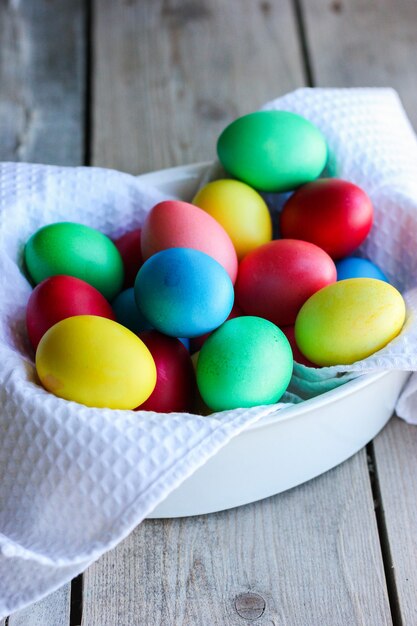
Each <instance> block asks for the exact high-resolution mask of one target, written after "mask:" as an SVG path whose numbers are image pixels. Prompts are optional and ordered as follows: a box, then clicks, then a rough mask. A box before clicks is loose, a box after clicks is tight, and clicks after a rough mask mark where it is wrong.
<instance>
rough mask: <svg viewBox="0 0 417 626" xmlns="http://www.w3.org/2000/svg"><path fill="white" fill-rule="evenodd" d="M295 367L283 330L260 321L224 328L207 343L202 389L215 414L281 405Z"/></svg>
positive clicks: (200, 368) (199, 365) (200, 372)
mask: <svg viewBox="0 0 417 626" xmlns="http://www.w3.org/2000/svg"><path fill="white" fill-rule="evenodd" d="M292 367H293V357H292V352H291V348H290V345H289V343H288V341H287V339H286V337H285V335H284V334H283V333H282V332H281V331H280V329H279V328H278V327H277V326H275V325H274V324H272V323H271V322H268V321H267V320H265V319H261V318H259V317H251V316H248V317H237V318H235V319H232V320H228V321H227V322H225V323H224V324H223V325H222V326H221V327H220V328H218V329H217V330H216V331H215V332H214V333H213V334H212V335H211V336H210V337H209V338H208V339H207V341H206V342H205V343H204V345H203V347H202V348H201V350H200V354H199V358H198V362H197V384H198V388H199V391H200V394H201V397H202V399H203V400H204V402H205V403H206V404H207V405H208V406H209V407H210V408H211V409H213V410H214V411H223V410H227V409H235V408H238V407H251V406H256V405H258V404H273V403H275V402H278V401H279V399H280V398H281V396H282V394H283V393H284V391H285V390H286V389H287V386H288V384H289V381H290V378H291V374H292Z"/></svg>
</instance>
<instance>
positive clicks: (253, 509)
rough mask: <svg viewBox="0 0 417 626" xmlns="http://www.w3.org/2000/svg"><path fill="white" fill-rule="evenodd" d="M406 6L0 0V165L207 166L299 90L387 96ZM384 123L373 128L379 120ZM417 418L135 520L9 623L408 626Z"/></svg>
mask: <svg viewBox="0 0 417 626" xmlns="http://www.w3.org/2000/svg"><path fill="white" fill-rule="evenodd" d="M416 26H417V3H416V1H415V0H397V1H394V0H379V2H375V1H374V2H372V0H351V1H348V0H333V1H332V0H294V1H293V2H291V0H276V1H275V2H274V1H273V0H228V1H227V0H223V1H222V0H184V1H183V2H181V1H180V0H94V1H93V0H92V1H91V2H89V1H88V0H86V1H85V2H84V1H83V0H0V46H1V58H0V158H1V159H2V160H14V161H15V160H22V161H35V162H43V163H56V164H65V165H77V164H82V163H85V164H91V165H100V166H104V167H112V168H117V169H120V170H124V171H127V172H133V173H140V172H145V171H149V170H153V169H159V168H163V167H168V166H173V165H177V164H185V163H192V162H195V161H199V160H203V159H211V158H213V156H214V154H215V141H216V138H217V136H218V134H219V132H220V131H221V129H222V128H223V127H224V126H225V125H226V124H227V123H228V122H229V121H231V120H232V119H233V118H234V117H236V116H237V115H239V114H243V113H246V112H249V111H251V110H254V109H256V108H257V107H259V106H260V105H261V104H262V103H263V102H264V101H266V100H268V99H271V98H273V97H276V96H278V95H280V94H283V93H285V92H287V91H289V90H292V89H294V88H296V87H299V86H302V85H316V86H368V85H369V86H374V85H375V86H378V85H383V86H386V85H390V86H393V87H395V88H396V89H398V91H399V93H400V95H401V97H402V99H403V102H404V105H405V107H406V109H407V111H408V113H409V115H410V117H411V119H412V121H413V122H414V123H416V122H417V70H416V67H417V64H416V57H417V35H416V32H417V31H416ZM387 123H388V124H389V120H387ZM416 476H417V428H414V427H410V426H407V425H405V424H404V423H402V422H400V421H399V420H398V419H396V418H394V419H393V420H391V422H390V423H389V425H388V426H387V427H386V428H385V429H384V431H383V432H382V433H381V434H380V435H379V436H378V437H377V438H376V439H375V441H374V442H373V443H372V444H370V445H369V446H368V448H367V450H362V451H361V452H359V453H358V454H357V455H356V456H354V457H353V458H351V459H350V460H349V461H347V462H345V463H343V464H342V465H340V466H339V467H337V468H335V469H334V470H332V471H330V472H328V473H327V474H325V475H323V476H321V477H319V478H317V479H315V480H312V481H310V482H309V483H307V484H304V485H302V486H301V487H298V488H296V489H293V490H291V491H289V492H286V493H284V494H281V495H279V496H276V497H273V498H269V499H267V500H264V501H262V502H258V503H256V504H252V505H249V506H245V507H241V508H238V509H235V510H230V511H226V512H223V513H219V514H213V515H208V516H201V517H198V518H189V519H179V520H168V521H146V522H144V523H143V524H141V525H140V526H139V527H138V528H137V529H136V530H135V531H134V532H133V533H132V534H131V535H130V537H128V538H127V539H126V540H125V541H123V542H122V543H121V544H120V545H119V546H118V547H117V548H116V549H115V550H113V551H112V552H110V553H108V554H106V555H105V556H103V557H102V558H101V559H100V560H99V561H97V562H96V563H95V564H94V565H93V566H91V567H90V568H89V569H88V570H87V571H86V572H85V573H84V575H83V576H82V579H81V577H79V578H78V579H76V580H75V581H73V583H72V585H67V586H65V587H63V588H62V589H60V590H59V591H58V592H56V593H54V594H52V595H51V596H49V597H48V598H46V599H45V600H43V601H41V602H38V603H36V604H35V605H33V606H31V607H29V608H28V609H24V610H22V611H19V612H18V613H16V614H14V615H12V616H10V617H9V618H8V625H9V626H17V625H20V626H29V625H30V626H34V625H38V626H69V625H70V624H71V625H77V624H81V623H82V624H83V625H84V626H154V625H155V626H156V625H159V624H160V625H164V626H177V625H184V626H185V625H189V626H215V625H219V626H228V625H230V626H235V625H236V626H238V625H241V626H244V625H245V624H248V623H250V622H255V623H256V624H260V625H261V624H262V625H265V626H266V625H268V626H272V625H275V626H339V625H340V626H351V625H356V624H358V625H359V624H360V625H362V626H383V625H385V624H395V625H397V626H406V625H410V626H415V625H416V624H417V561H416V559H417V547H416V543H417V479H416Z"/></svg>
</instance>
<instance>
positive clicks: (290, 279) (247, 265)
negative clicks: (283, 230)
mask: <svg viewBox="0 0 417 626" xmlns="http://www.w3.org/2000/svg"><path fill="white" fill-rule="evenodd" d="M336 276H337V272H336V266H335V264H334V262H333V261H332V259H331V258H330V256H329V255H328V254H327V253H326V252H324V250H322V249H321V248H319V247H318V246H316V245H314V244H313V243H309V242H307V241H299V240H296V239H278V240H276V241H271V242H269V243H266V244H264V245H263V246H259V248H256V250H253V251H252V252H250V253H249V254H247V255H246V256H245V257H244V258H243V260H242V261H241V263H240V265H239V271H238V276H237V281H236V285H235V294H236V301H237V304H238V305H239V306H240V308H241V309H242V311H243V312H244V313H245V314H246V315H256V316H258V317H264V318H265V319H267V320H269V321H270V322H273V323H274V324H276V325H277V326H280V327H281V326H289V325H291V324H294V322H295V318H296V317H297V313H298V311H299V310H300V308H301V307H302V305H303V304H304V302H305V301H306V300H308V298H309V297H310V296H312V295H313V293H315V292H316V291H318V290H319V289H322V287H325V286H326V285H330V284H331V283H334V282H335V281H336Z"/></svg>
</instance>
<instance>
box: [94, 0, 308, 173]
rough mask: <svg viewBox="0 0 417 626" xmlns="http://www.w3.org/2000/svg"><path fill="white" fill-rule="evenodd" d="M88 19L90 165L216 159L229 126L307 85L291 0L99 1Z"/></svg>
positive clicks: (128, 167)
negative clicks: (91, 31) (91, 101)
mask: <svg viewBox="0 0 417 626" xmlns="http://www.w3.org/2000/svg"><path fill="white" fill-rule="evenodd" d="M93 15H94V76H93V84H94V111H93V128H94V132H93V146H92V154H93V162H94V164H95V165H101V166H106V167H114V168H116V169H121V170H124V171H128V172H133V173H139V172H145V171H149V170H155V169H159V168H163V167H169V166H173V165H183V164H186V163H192V162H197V161H200V160H207V159H212V158H214V157H215V144H216V139H217V136H218V135H219V133H220V131H221V130H222V129H223V128H224V127H225V126H226V125H227V123H229V122H230V121H231V120H232V119H234V118H235V117H236V116H237V115H240V114H244V113H247V112H249V111H252V110H254V109H255V108H257V107H259V106H261V104H263V103H264V102H266V101H267V100H268V99H271V98H273V97H276V96H277V95H279V94H281V93H284V92H286V91H289V90H291V89H293V88H295V87H296V86H298V85H300V84H302V82H303V75H302V69H301V67H302V66H301V61H300V46H299V43H298V41H297V33H296V29H295V24H294V13H293V10H292V7H291V4H290V1H289V0H280V2H277V3H274V2H269V1H266V0H255V1H254V0H239V1H236V0H234V1H231V2H224V1H223V0H199V1H198V2H183V1H182V0H168V1H166V0H131V1H129V2H123V3H122V2H113V0H96V2H95V5H94V11H93Z"/></svg>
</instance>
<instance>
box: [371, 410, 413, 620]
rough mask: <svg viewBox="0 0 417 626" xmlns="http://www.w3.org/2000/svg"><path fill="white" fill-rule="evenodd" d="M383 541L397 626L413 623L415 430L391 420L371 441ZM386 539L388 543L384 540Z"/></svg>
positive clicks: (396, 420) (396, 419)
mask: <svg viewBox="0 0 417 626" xmlns="http://www.w3.org/2000/svg"><path fill="white" fill-rule="evenodd" d="M374 449H375V465H376V467H375V469H376V474H377V481H378V486H379V492H380V493H379V498H380V507H381V517H382V527H383V528H382V533H381V534H382V535H383V541H384V542H385V543H388V545H386V546H385V550H386V553H387V561H388V563H387V565H388V568H389V571H390V575H391V578H392V583H393V585H395V587H396V594H395V595H396V611H397V613H398V615H399V619H401V621H399V623H401V626H415V625H416V624H417V601H416V598H417V567H416V563H417V428H416V427H415V426H410V425H408V424H404V422H402V421H400V420H399V419H398V418H394V419H393V420H391V422H390V423H389V425H388V427H387V428H385V429H384V430H383V432H382V433H381V434H380V435H379V436H378V437H377V438H376V439H375V441H374ZM387 538H388V541H387Z"/></svg>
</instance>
